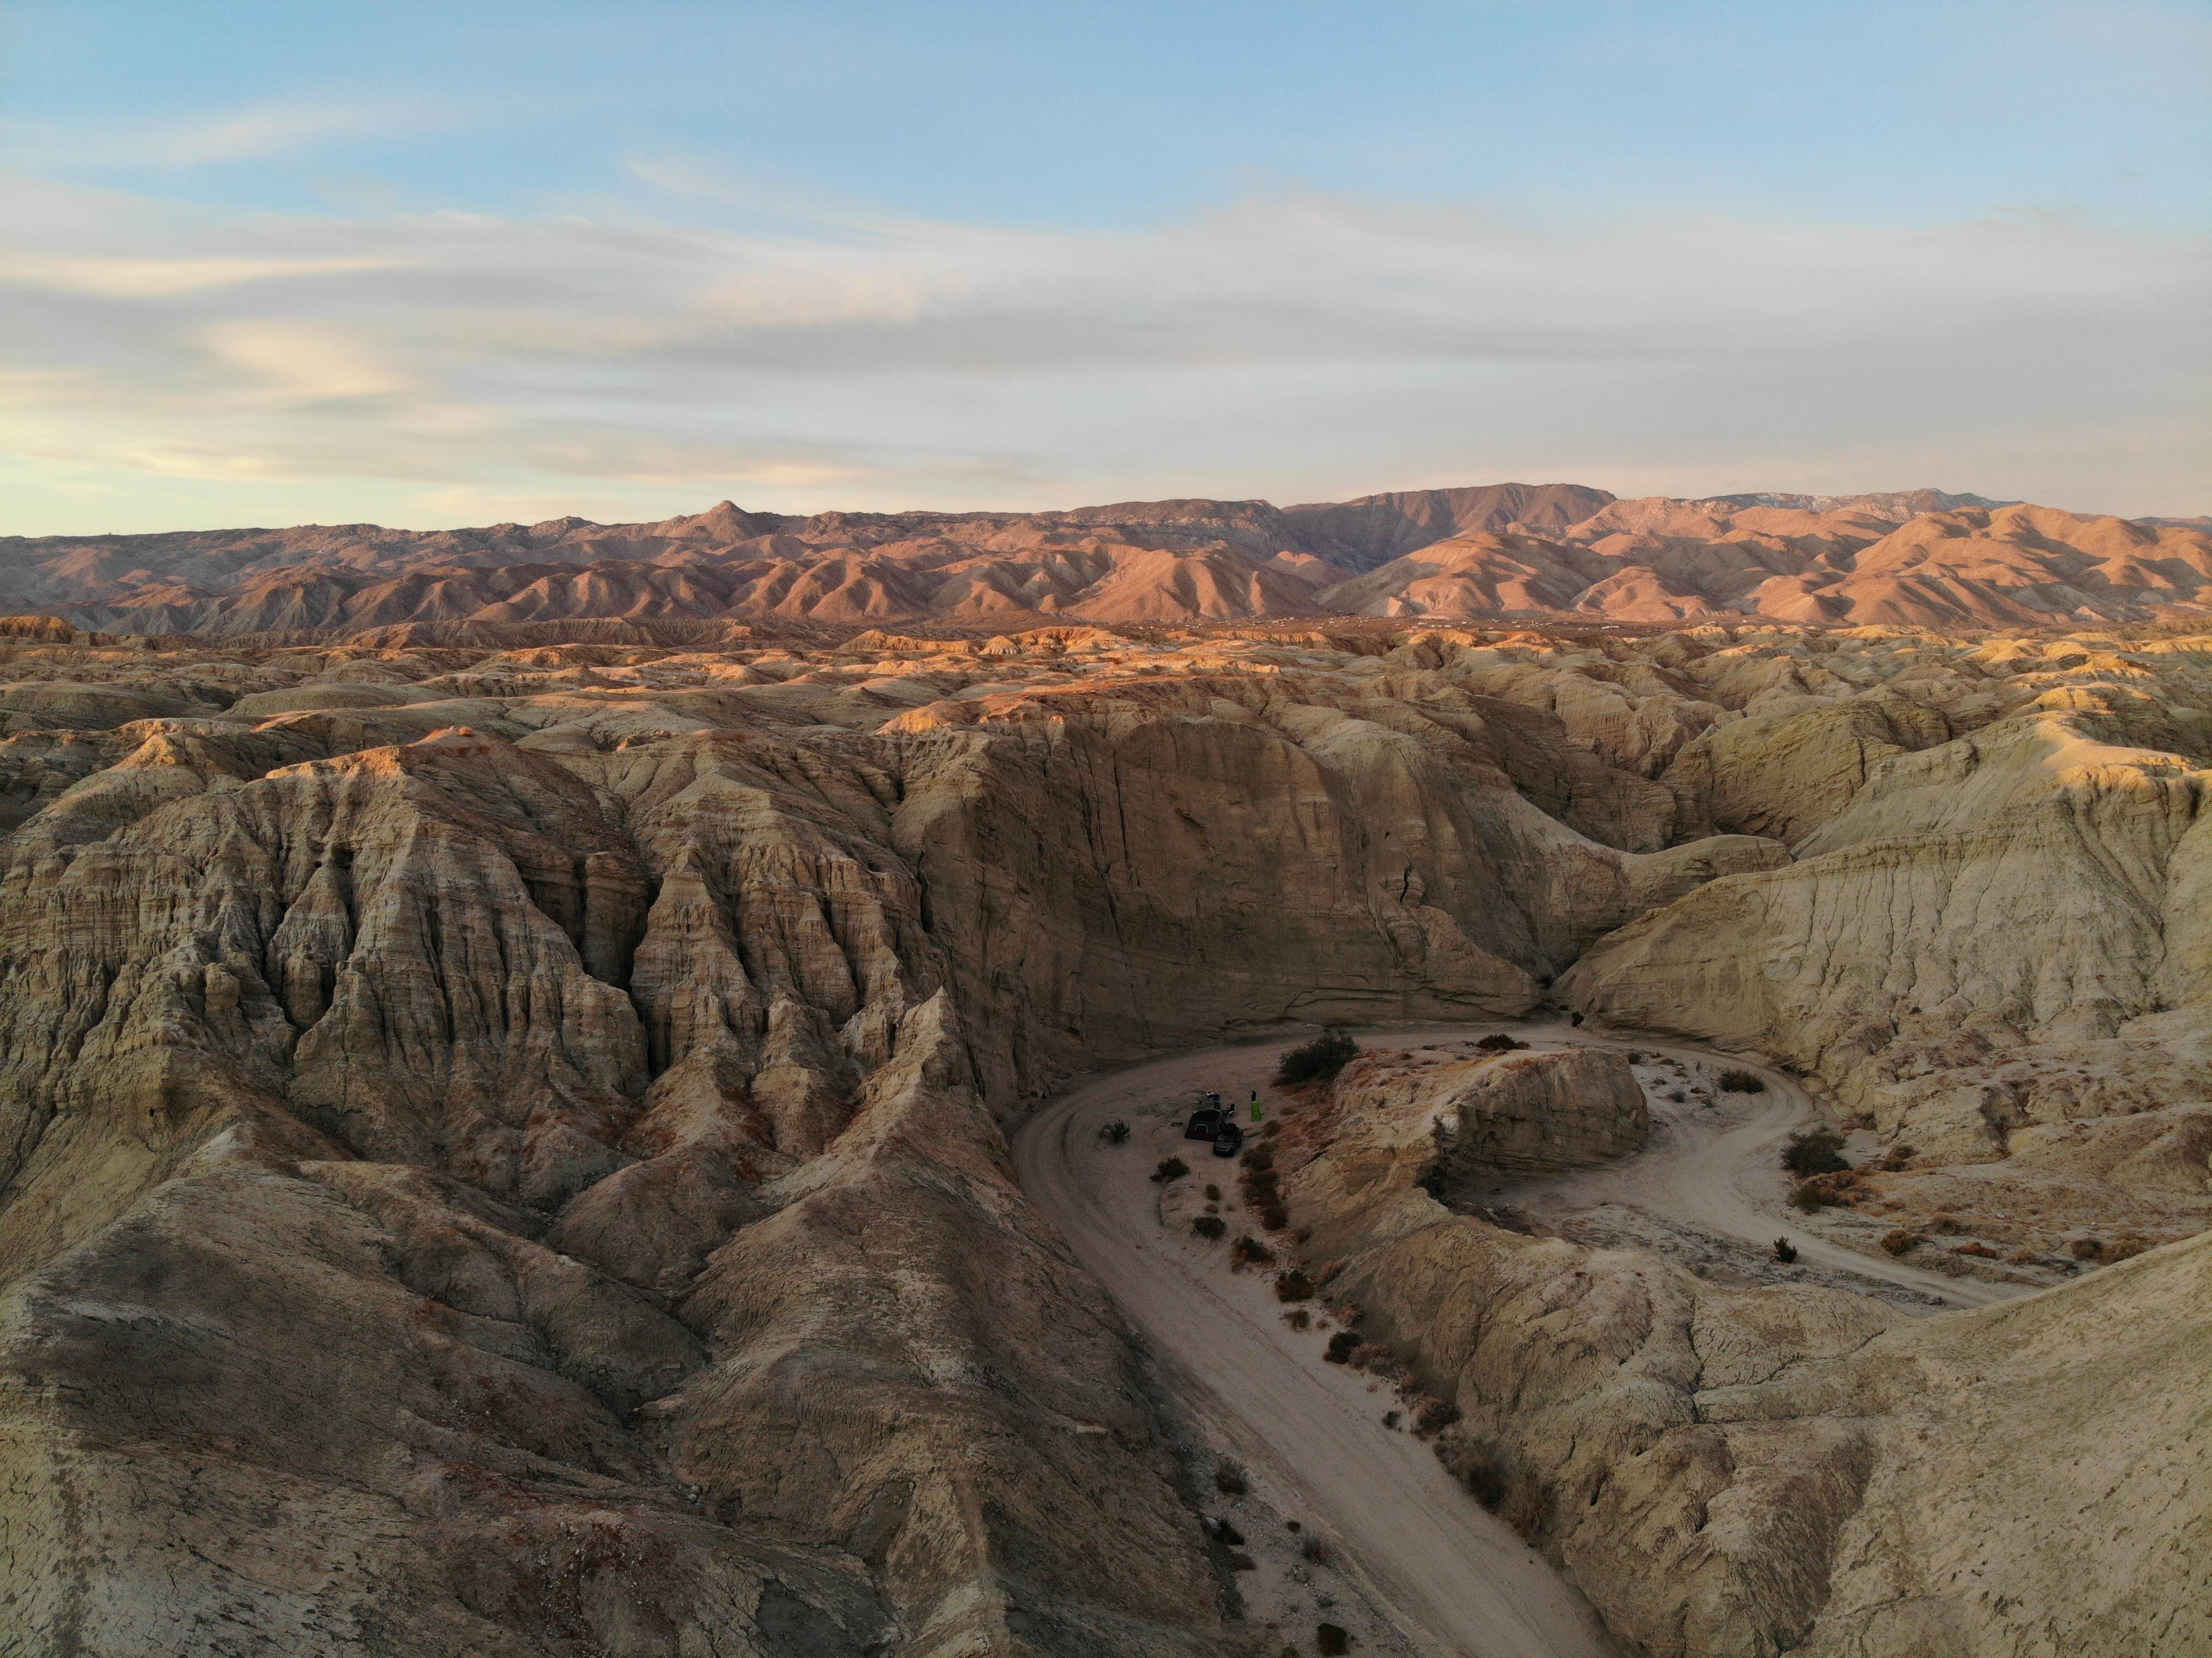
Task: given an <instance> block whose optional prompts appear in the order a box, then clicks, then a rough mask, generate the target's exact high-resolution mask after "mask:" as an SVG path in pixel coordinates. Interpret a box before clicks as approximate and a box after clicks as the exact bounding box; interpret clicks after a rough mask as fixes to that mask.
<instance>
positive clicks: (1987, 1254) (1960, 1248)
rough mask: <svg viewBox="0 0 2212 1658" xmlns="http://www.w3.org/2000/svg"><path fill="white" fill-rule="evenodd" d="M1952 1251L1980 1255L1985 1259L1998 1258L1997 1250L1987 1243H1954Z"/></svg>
mask: <svg viewBox="0 0 2212 1658" xmlns="http://www.w3.org/2000/svg"><path fill="white" fill-rule="evenodd" d="M1951 1253H1952V1254H1954V1255H1979V1256H1980V1257H1981V1258H1982V1259H1983V1260H1996V1258H1997V1252H1996V1250H1994V1249H1992V1248H1990V1246H1989V1245H1988V1244H1986V1243H1959V1244H1954V1245H1953V1246H1952V1248H1951Z"/></svg>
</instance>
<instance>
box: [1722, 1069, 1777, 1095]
mask: <svg viewBox="0 0 2212 1658" xmlns="http://www.w3.org/2000/svg"><path fill="white" fill-rule="evenodd" d="M1721 1092H1722V1093H1723V1094H1764V1093H1765V1092H1766V1078H1764V1077H1762V1076H1760V1075H1759V1073H1758V1072H1756V1071H1740V1070H1729V1071H1723V1072H1721Z"/></svg>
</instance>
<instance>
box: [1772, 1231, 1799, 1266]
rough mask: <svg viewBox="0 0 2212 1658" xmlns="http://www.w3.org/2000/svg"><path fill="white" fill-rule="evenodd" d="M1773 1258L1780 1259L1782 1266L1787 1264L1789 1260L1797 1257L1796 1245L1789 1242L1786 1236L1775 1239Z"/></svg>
mask: <svg viewBox="0 0 2212 1658" xmlns="http://www.w3.org/2000/svg"><path fill="white" fill-rule="evenodd" d="M1774 1258H1775V1260H1778V1261H1780V1262H1781V1263H1782V1264H1783V1265H1784V1266H1788V1265H1789V1264H1790V1262H1791V1261H1793V1260H1796V1259H1797V1246H1796V1244H1794V1243H1792V1242H1790V1240H1789V1239H1788V1238H1777V1239H1775V1240H1774Z"/></svg>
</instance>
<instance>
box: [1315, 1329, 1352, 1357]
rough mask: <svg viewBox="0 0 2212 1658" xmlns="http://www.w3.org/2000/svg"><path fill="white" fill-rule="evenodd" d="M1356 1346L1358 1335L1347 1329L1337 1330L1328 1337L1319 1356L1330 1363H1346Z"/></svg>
mask: <svg viewBox="0 0 2212 1658" xmlns="http://www.w3.org/2000/svg"><path fill="white" fill-rule="evenodd" d="M1358 1346H1359V1338H1358V1336H1356V1335H1354V1334H1352V1332H1351V1331H1349V1330H1339V1331H1338V1332H1337V1333H1335V1334H1334V1335H1333V1336H1331V1337H1330V1338H1329V1339H1328V1346H1326V1347H1324V1348H1323V1349H1322V1355H1321V1356H1322V1357H1323V1358H1325V1359H1327V1360H1328V1362H1329V1363H1332V1364H1344V1363H1350V1362H1351V1358H1352V1353H1353V1352H1354V1351H1356V1350H1357V1349H1358Z"/></svg>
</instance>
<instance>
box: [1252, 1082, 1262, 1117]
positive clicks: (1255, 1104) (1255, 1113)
mask: <svg viewBox="0 0 2212 1658" xmlns="http://www.w3.org/2000/svg"><path fill="white" fill-rule="evenodd" d="M1252 1121H1254V1122H1257V1121H1260V1090H1258V1089H1256V1088H1255V1089H1254V1090H1252Z"/></svg>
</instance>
